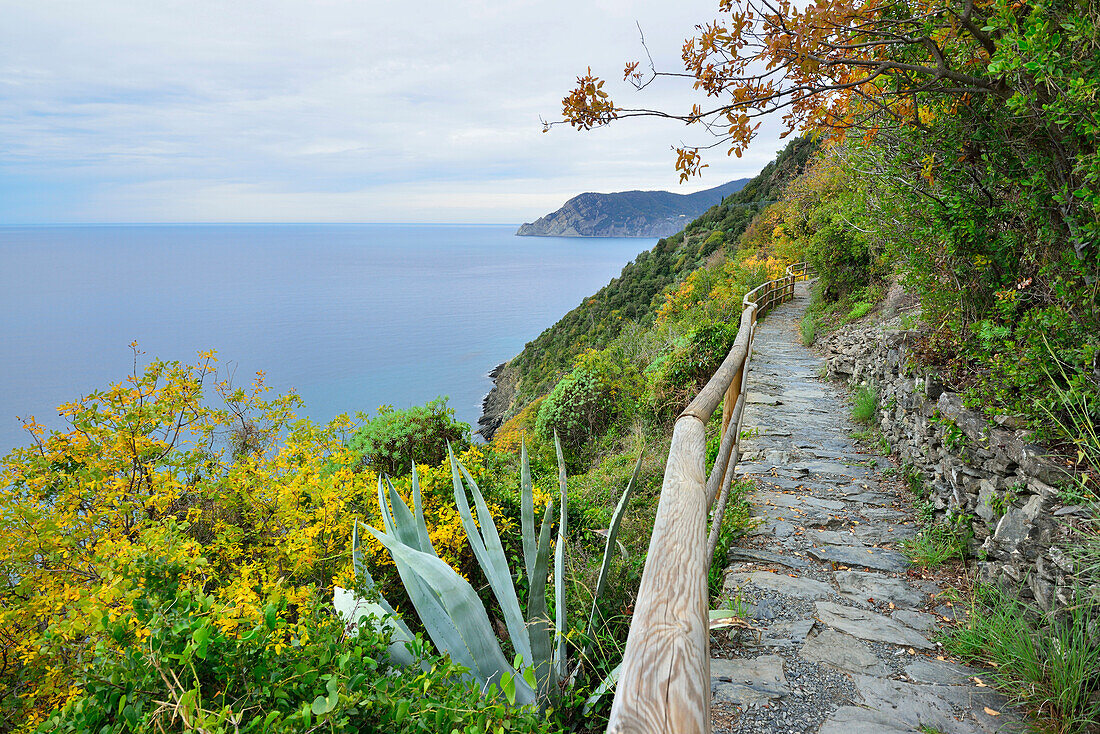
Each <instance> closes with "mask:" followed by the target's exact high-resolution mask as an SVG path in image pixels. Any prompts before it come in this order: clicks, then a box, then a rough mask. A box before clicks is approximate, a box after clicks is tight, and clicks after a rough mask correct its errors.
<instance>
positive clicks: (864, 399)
mask: <svg viewBox="0 0 1100 734" xmlns="http://www.w3.org/2000/svg"><path fill="white" fill-rule="evenodd" d="M877 413H878V391H877V390H875V388H873V387H871V386H870V385H864V386H863V387H861V388H859V389H858V390H856V394H855V398H854V400H853V402H852V420H854V421H855V422H857V423H871V422H873V421H874V419H875V415H876V414H877Z"/></svg>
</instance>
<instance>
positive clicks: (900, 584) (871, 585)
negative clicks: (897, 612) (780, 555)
mask: <svg viewBox="0 0 1100 734" xmlns="http://www.w3.org/2000/svg"><path fill="white" fill-rule="evenodd" d="M833 575H834V576H835V577H836V583H837V586H838V587H839V588H840V595H841V596H843V597H845V598H848V599H851V600H853V601H858V602H862V603H867V601H868V600H869V599H874V600H875V601H876V602H893V603H894V604H898V605H904V606H909V607H915V606H918V605H920V604H922V603H923V602H925V601H926V600H927V598H928V597H927V595H926V594H922V593H921V592H919V591H917V590H916V589H914V588H913V587H912V586H910V585H909V584H908V583H906V581H905V580H904V579H899V578H894V577H892V576H883V575H882V574H880V573H867V572H864V571H837V572H836V573H835V574H833Z"/></svg>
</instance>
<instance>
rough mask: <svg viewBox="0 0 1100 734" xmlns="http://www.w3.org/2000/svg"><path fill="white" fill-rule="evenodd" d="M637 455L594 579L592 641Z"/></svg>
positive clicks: (639, 467)
mask: <svg viewBox="0 0 1100 734" xmlns="http://www.w3.org/2000/svg"><path fill="white" fill-rule="evenodd" d="M643 455H644V454H638V462H637V463H636V464H634V473H633V474H631V475H630V481H629V482H627V483H626V489H625V490H623V496H622V497H620V498H619V504H617V505H615V512H614V514H612V516H611V525H610V526H609V527H608V529H607V545H605V546H604V549H603V562H602V563H601V564H600V575H599V576H597V577H596V593H594V594H593V595H592V612H591V613H590V614H589V615H588V628H587V634H586V637H587V638H588V639H592V628H593V627H594V626H595V624H596V602H597V601H599V599H600V597H601V596H602V595H603V590H604V588H605V587H606V586H607V573H608V571H609V570H610V568H611V556H612V551H613V550H614V549H615V543H616V540H617V538H618V535H619V525H620V524H622V521H623V515H625V514H626V505H627V503H628V502H630V495H631V494H633V492H634V483H635V482H637V481H638V473H639V472H640V471H641V470H642V456H643Z"/></svg>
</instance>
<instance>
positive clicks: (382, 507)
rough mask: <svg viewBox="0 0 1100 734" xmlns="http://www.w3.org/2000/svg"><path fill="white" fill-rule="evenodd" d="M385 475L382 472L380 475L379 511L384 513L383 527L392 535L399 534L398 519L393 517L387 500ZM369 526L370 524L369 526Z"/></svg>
mask: <svg viewBox="0 0 1100 734" xmlns="http://www.w3.org/2000/svg"><path fill="white" fill-rule="evenodd" d="M384 482H385V477H384V475H382V474H379V475H378V511H379V513H381V515H382V527H383V528H385V530H386V532H387V533H390V534H391V535H396V534H397V528H396V521H395V520H394V518H393V511H392V510H391V509H390V503H389V502H387V501H386V487H385V484H384ZM368 527H369V526H368Z"/></svg>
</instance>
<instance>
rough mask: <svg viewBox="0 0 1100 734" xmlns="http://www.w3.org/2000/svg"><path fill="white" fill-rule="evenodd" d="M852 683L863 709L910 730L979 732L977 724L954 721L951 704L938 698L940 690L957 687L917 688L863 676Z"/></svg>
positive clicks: (947, 732) (953, 732)
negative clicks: (868, 709)
mask: <svg viewBox="0 0 1100 734" xmlns="http://www.w3.org/2000/svg"><path fill="white" fill-rule="evenodd" d="M852 680H853V682H854V683H855V684H856V691H857V693H858V695H859V697H860V699H861V700H862V702H863V704H864V705H865V706H867V707H868V708H871V709H873V710H875V711H877V712H879V713H881V714H883V715H884V716H885V717H888V718H889V719H892V720H895V721H898V722H900V723H902V724H904V725H905V726H908V727H909V729H910V731H912V730H915V729H917V728H918V727H920V726H924V727H929V728H932V729H935V730H937V731H940V732H943V734H973V733H974V732H977V731H979V729H978V726H977V722H964V721H959V720H958V719H956V718H955V715H954V713H953V712H952V710H951V702H950V701H949V700H948V699H946V698H944V697H943V696H942V695H941V694H942V693H944V691H942V690H940V689H945V688H958V687H959V686H920V685H916V684H913V683H902V682H900V681H895V680H888V679H883V678H874V677H871V676H867V675H853V676H852Z"/></svg>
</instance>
